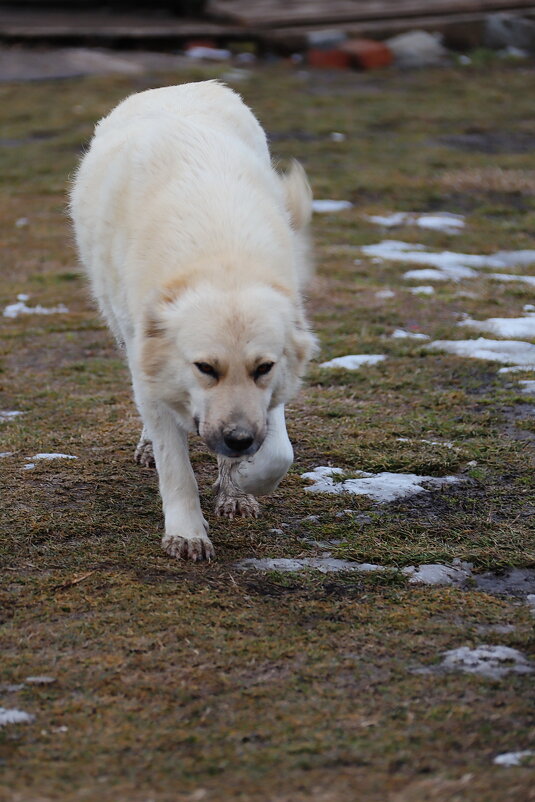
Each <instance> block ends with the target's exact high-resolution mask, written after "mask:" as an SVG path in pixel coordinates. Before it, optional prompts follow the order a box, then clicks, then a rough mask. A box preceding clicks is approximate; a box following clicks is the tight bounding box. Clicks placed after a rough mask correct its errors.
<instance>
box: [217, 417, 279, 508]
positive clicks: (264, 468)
mask: <svg viewBox="0 0 535 802" xmlns="http://www.w3.org/2000/svg"><path fill="white" fill-rule="evenodd" d="M292 462H293V448H292V444H291V443H290V439H289V437H288V432H287V431H286V421H285V419H284V406H283V405H280V406H278V407H275V409H272V410H271V411H270V412H269V413H268V431H267V434H266V438H265V440H264V442H263V443H262V445H261V446H260V448H259V449H258V451H257V452H256V454H255V455H254V456H253V457H250V458H248V459H244V460H241V461H240V462H237V461H235V460H229V459H225V458H224V457H219V458H218V463H219V479H218V481H217V482H216V485H215V488H216V492H217V498H216V505H215V510H216V513H217V514H218V515H224V516H227V517H229V518H233V517H235V516H236V515H243V516H244V517H255V518H256V517H257V516H258V512H259V507H258V502H257V501H256V499H255V496H266V495H268V493H271V492H273V490H275V488H276V487H278V485H279V483H280V481H281V480H282V478H283V477H284V476H285V475H286V473H287V471H288V468H289V467H290V465H291V464H292Z"/></svg>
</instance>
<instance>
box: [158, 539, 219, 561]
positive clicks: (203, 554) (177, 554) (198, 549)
mask: <svg viewBox="0 0 535 802" xmlns="http://www.w3.org/2000/svg"><path fill="white" fill-rule="evenodd" d="M162 547H163V549H164V551H165V552H167V554H168V555H169V556H170V557H174V558H175V559H177V560H192V561H193V562H201V561H202V560H207V561H208V562H210V560H212V559H213V558H214V557H215V550H214V547H213V546H212V541H211V540H210V539H209V538H207V537H191V538H188V537H180V536H179V535H165V536H164V538H163V540H162Z"/></svg>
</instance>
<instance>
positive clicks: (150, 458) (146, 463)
mask: <svg viewBox="0 0 535 802" xmlns="http://www.w3.org/2000/svg"><path fill="white" fill-rule="evenodd" d="M134 459H135V461H136V462H137V464H138V465H142V466H143V467H144V468H155V467H156V463H155V462H154V451H153V450H152V442H151V441H150V440H145V438H144V437H142V438H141V440H140V441H139V443H138V444H137V446H136V450H135V452H134Z"/></svg>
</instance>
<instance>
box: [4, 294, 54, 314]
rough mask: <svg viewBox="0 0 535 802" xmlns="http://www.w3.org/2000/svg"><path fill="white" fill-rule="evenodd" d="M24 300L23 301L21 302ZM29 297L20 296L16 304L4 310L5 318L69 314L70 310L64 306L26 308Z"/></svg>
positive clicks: (9, 305)
mask: <svg viewBox="0 0 535 802" xmlns="http://www.w3.org/2000/svg"><path fill="white" fill-rule="evenodd" d="M21 298H23V300H20V299H21ZM27 300H28V296H20V295H19V300H18V301H17V302H16V303H14V304H8V306H6V308H5V309H4V317H8V318H12V319H14V318H16V317H18V316H19V315H64V314H67V313H68V311H69V310H68V309H67V307H66V306H65V305H64V304H59V305H58V306H52V307H46V306H41V305H40V304H38V305H37V306H26V303H25V301H27Z"/></svg>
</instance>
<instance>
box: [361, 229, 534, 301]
mask: <svg viewBox="0 0 535 802" xmlns="http://www.w3.org/2000/svg"><path fill="white" fill-rule="evenodd" d="M394 217H395V216H392V219H394ZM431 217H433V216H431ZM381 219H384V220H386V219H388V218H381ZM397 219H398V218H397V217H396V220H397ZM392 224H394V223H392ZM395 224H396V225H399V223H395ZM361 251H362V253H364V254H366V256H371V257H373V258H372V261H373V262H374V263H376V264H377V263H379V262H381V261H383V260H389V261H398V262H406V263H412V264H419V265H429V266H430V267H431V268H435V269H434V270H409V271H408V272H407V273H405V275H404V278H406V279H411V280H412V279H417V280H421V279H427V280H429V281H459V280H460V279H463V278H473V277H474V276H477V275H478V274H477V270H478V269H480V268H494V269H495V270H500V269H501V270H503V269H507V268H510V267H526V266H527V265H531V264H534V263H535V251H500V252H499V253H496V254H494V255H492V256H480V255H478V254H471V253H456V252H454V251H441V252H437V251H430V250H429V249H428V248H426V247H425V245H415V244H413V243H408V242H402V241H400V240H384V241H383V242H379V243H377V244H375V245H365V246H364V247H363V248H361ZM489 277H490V278H493V279H496V280H497V281H523V282H525V283H526V284H530V285H533V286H535V276H515V275H511V274H509V273H491V274H490V276H489Z"/></svg>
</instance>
